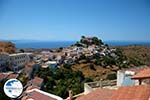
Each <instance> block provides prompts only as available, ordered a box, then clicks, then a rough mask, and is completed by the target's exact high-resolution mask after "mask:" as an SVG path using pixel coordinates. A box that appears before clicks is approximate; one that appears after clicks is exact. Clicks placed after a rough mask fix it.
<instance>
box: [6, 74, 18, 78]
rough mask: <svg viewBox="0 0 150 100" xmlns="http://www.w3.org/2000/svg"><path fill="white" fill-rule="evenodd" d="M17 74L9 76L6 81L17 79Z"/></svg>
mask: <svg viewBox="0 0 150 100" xmlns="http://www.w3.org/2000/svg"><path fill="white" fill-rule="evenodd" d="M17 77H18V74H9V75H8V77H7V79H12V78H17Z"/></svg>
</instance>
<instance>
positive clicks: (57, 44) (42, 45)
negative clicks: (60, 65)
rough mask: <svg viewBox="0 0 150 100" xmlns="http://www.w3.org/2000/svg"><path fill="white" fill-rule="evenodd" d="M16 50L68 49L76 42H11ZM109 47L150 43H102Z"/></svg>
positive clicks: (146, 44)
mask: <svg viewBox="0 0 150 100" xmlns="http://www.w3.org/2000/svg"><path fill="white" fill-rule="evenodd" d="M12 42H13V43H15V45H16V47H17V48H35V49H38V48H60V47H68V46H70V45H72V44H75V43H76V41H44V42H43V41H34V42H32V41H12ZM104 43H106V44H108V45H110V46H128V45H143V46H150V42H125V41H104Z"/></svg>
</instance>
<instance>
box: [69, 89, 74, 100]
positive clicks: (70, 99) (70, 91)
mask: <svg viewBox="0 0 150 100" xmlns="http://www.w3.org/2000/svg"><path fill="white" fill-rule="evenodd" d="M68 100H73V93H72V90H69V99H68Z"/></svg>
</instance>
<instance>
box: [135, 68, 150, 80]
mask: <svg viewBox="0 0 150 100" xmlns="http://www.w3.org/2000/svg"><path fill="white" fill-rule="evenodd" d="M146 78H150V68H146V69H143V70H141V71H139V72H138V73H137V74H136V75H134V76H133V77H132V79H146Z"/></svg>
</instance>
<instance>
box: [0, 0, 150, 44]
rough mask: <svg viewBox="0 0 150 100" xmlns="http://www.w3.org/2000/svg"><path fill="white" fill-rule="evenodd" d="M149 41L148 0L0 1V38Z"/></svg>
mask: <svg viewBox="0 0 150 100" xmlns="http://www.w3.org/2000/svg"><path fill="white" fill-rule="evenodd" d="M82 35H85V36H97V37H99V38H101V39H102V40H104V41H112V40H115V41H149V42H150V0H0V39H1V40H41V41H74V40H79V39H80V37H81V36H82Z"/></svg>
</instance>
